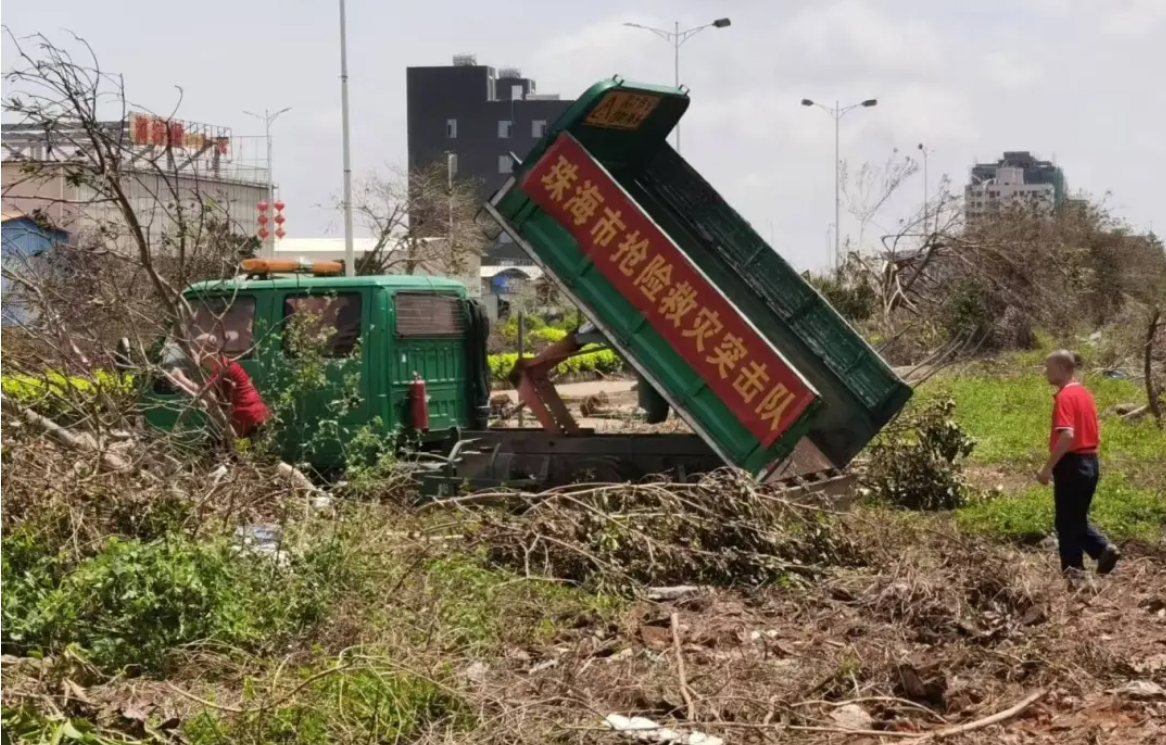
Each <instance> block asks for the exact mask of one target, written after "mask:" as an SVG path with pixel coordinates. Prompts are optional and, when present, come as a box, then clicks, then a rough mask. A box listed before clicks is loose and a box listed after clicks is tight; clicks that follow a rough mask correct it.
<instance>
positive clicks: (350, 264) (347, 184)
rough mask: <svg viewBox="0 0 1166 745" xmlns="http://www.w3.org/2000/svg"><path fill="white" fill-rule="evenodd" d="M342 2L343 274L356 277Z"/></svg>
mask: <svg viewBox="0 0 1166 745" xmlns="http://www.w3.org/2000/svg"><path fill="white" fill-rule="evenodd" d="M346 26H347V21H346V19H345V17H344V0H340V118H341V127H342V128H343V129H344V273H345V275H347V276H349V277H354V276H356V256H355V254H354V252H353V249H352V154H351V149H350V146H349V134H348V131H349V128H348V34H347V29H346Z"/></svg>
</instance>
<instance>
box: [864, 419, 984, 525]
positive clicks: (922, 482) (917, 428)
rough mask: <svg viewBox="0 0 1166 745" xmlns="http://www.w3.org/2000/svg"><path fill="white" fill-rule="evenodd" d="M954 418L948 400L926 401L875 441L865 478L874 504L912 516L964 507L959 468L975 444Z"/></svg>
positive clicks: (961, 467) (962, 480)
mask: <svg viewBox="0 0 1166 745" xmlns="http://www.w3.org/2000/svg"><path fill="white" fill-rule="evenodd" d="M954 413H955V401H953V400H951V399H947V400H939V401H929V402H926V403H924V404H923V405H922V406H921V407H916V408H915V409H914V410H913V411H911V412H910V413H908V414H906V415H904V419H903V421H901V422H900V423H899V424H898V425H897V426H896V427H895V428H894V429H893V430H891V431H890V432H887V433H885V434H883V435H882V437H880V438H879V440H878V442H877V443H876V444H875V445H874V447H873V448H872V449H871V460H870V468H869V470H868V472H867V479H868V482H869V484H870V486H871V488H872V490H873V493H874V497H875V498H876V499H878V500H880V501H883V502H886V503H888V504H891V505H894V506H896V507H905V508H907V509H912V510H951V509H955V508H957V507H960V506H963V505H964V504H965V503H966V501H967V497H968V487H967V485H966V483H965V482H964V477H963V464H964V461H965V460H966V459H967V457H968V456H969V455H971V453H972V450H973V449H975V446H976V441H975V440H974V439H972V438H971V437H969V436H968V435H967V434H966V433H965V432H964V431H963V429H961V428H960V426H959V424H957V423H956V421H955V418H954Z"/></svg>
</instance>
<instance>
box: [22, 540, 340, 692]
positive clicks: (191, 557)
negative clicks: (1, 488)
mask: <svg viewBox="0 0 1166 745" xmlns="http://www.w3.org/2000/svg"><path fill="white" fill-rule="evenodd" d="M342 558H343V557H342V554H341V552H340V551H339V546H338V544H336V543H335V542H331V541H327V542H321V543H318V544H315V545H313V547H311V548H309V549H308V550H306V551H304V552H303V553H302V554H300V555H298V556H292V557H291V558H290V559H289V561H288V563H287V566H279V565H277V564H276V563H275V562H274V561H272V560H270V559H268V558H266V557H261V556H255V555H253V554H250V553H242V552H240V551H239V550H238V549H237V548H235V547H234V546H232V545H231V544H229V543H228V542H227V541H225V540H221V541H214V542H197V541H193V540H191V539H187V538H184V537H181V536H177V535H171V536H169V537H167V538H166V539H163V540H157V541H153V542H149V543H146V542H142V541H139V540H124V539H120V538H116V537H112V538H109V539H108V540H107V541H106V542H105V544H104V545H103V546H102V547H101V548H100V550H99V551H98V552H97V553H95V554H93V555H91V556H86V557H84V558H80V559H77V558H75V557H70V556H68V555H66V554H65V553H64V552H56V551H51V550H49V549H47V548H45V547H44V546H43V544H38V543H36V542H35V541H34V539H32V538H31V536H30V534H28V533H27V532H22V531H14V532H13V534H12V535H9V536H6V537H5V538H4V540H3V564H2V567H3V585H4V593H3V632H2V633H3V645H4V649H5V652H6V653H8V652H11V653H15V654H29V653H32V652H38V653H41V654H55V653H59V652H60V651H61V650H63V649H64V648H66V647H67V646H69V645H76V646H77V647H79V648H80V649H82V650H84V653H85V655H86V656H87V657H88V658H89V659H90V660H91V661H92V662H93V663H94V664H95V665H97V666H99V667H102V668H105V669H108V670H111V671H113V670H119V669H122V668H126V667H130V668H137V669H142V670H161V669H164V667H165V665H166V662H167V657H168V655H169V654H170V652H171V651H173V650H174V649H175V648H176V647H180V646H182V645H185V644H190V643H194V642H202V641H211V642H220V643H224V644H229V645H233V646H235V647H237V648H241V649H248V650H258V649H261V648H263V647H265V646H266V645H267V644H269V643H273V642H275V641H277V640H278V639H281V638H286V637H288V636H290V635H291V634H294V633H298V632H303V631H304V630H305V629H308V628H310V627H312V626H313V625H315V624H316V623H318V622H320V621H321V620H322V619H323V618H324V617H325V616H326V614H327V611H328V608H329V606H330V604H331V603H332V602H333V601H334V599H335V597H336V595H337V593H338V592H339V591H340V587H341V586H343V585H344V584H345V582H348V583H351V582H353V581H354V579H355V578H354V576H352V575H351V574H350V573H349V572H348V571H347V569H346V568H345V567H344V566H343V562H342ZM336 583H340V584H336Z"/></svg>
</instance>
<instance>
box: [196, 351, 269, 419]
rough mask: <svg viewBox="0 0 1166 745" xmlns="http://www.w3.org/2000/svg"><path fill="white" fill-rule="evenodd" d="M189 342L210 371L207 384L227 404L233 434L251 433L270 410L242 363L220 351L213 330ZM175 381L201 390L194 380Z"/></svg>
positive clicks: (199, 360)
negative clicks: (187, 381)
mask: <svg viewBox="0 0 1166 745" xmlns="http://www.w3.org/2000/svg"><path fill="white" fill-rule="evenodd" d="M191 346H192V347H193V349H192V351H193V352H194V353H195V355H197V357H198V362H199V364H201V365H202V367H203V368H204V369H206V371H207V373H209V375H208V378H207V386H208V387H213V389H214V391H215V392H216V393H217V394H218V399H219V401H220V402H221V403H222V404H224V405H226V406H227V407H228V408H229V412H230V423H231V429H232V430H233V431H234V433H235V436H236V437H247V438H250V437H254V436H255V435H256V434H257V433H258V431H259V428H260V427H261V426H262V425H263V424H264V422H266V421H267V419H268V418H269V416H270V412H268V410H267V405H266V404H265V403H263V397H262V396H260V395H259V391H257V390H256V389H255V385H254V384H253V383H252V382H251V376H250V375H248V374H247V371H246V370H244V369H243V366H242V365H240V364H239V363H238V362H236V361H235V360H233V359H231V358H230V357H228V356H227V355H225V354H223V352H222V351H221V350H220V348H219V342H218V338H217V337H215V336H214V335H213V334H201V335H199V337H198V338H197V339H195V340H194V343H193V344H192V345H191ZM175 382H177V383H178V384H179V385H181V386H182V387H183V388H185V389H186V390H187V392H188V393H190V394H191V395H194V396H197V395H199V393H200V392H201V391H199V389H198V387H197V386H196V385H195V384H194V383H193V382H190V383H189V384H184V383H183V381H181V380H176V381H175Z"/></svg>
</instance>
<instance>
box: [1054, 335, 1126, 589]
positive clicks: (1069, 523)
mask: <svg viewBox="0 0 1166 745" xmlns="http://www.w3.org/2000/svg"><path fill="white" fill-rule="evenodd" d="M1080 367H1081V357H1080V356H1078V355H1077V354H1074V353H1073V352H1070V351H1068V350H1066V349H1061V350H1058V351H1056V352H1053V353H1052V354H1050V355H1049V356H1048V357H1047V358H1045V378H1046V379H1047V380H1048V381H1049V383H1050V384H1051V385H1054V386H1056V388H1057V392H1056V393H1054V394H1053V421H1052V428H1051V431H1050V433H1049V457H1048V460H1047V461H1046V462H1045V466H1044V468H1042V469H1041V470H1040V473H1038V474H1037V480H1038V481H1039V482H1040V483H1041V484H1046V485H1047V484H1048V483H1049V481H1050V480H1052V482H1053V503H1054V509H1055V518H1054V522H1055V525H1056V530H1057V546H1058V550H1059V552H1060V555H1061V570H1062V571H1063V572H1065V573H1067V574H1070V575H1072V574H1077V573H1080V572H1083V571H1084V569H1085V565H1084V557H1083V554H1089V556H1090V558H1092V559H1093V560H1095V561H1096V562H1097V573H1098V574H1109V573H1110V572H1112V571H1113V569H1114V567H1115V566H1116V565H1117V561H1118V559H1120V558H1121V553H1120V552H1119V551H1118V550H1117V547H1116V546H1114V545H1113V544H1112V543H1110V542H1109V541H1108V540H1107V539H1106V537H1105V536H1104V535H1102V533H1101V531H1099V530H1098V529H1097V528H1095V527H1093V526H1092V525H1090V524H1089V507H1090V505H1091V504H1092V503H1093V494H1094V492H1095V491H1096V490H1097V482H1098V479H1099V478H1100V476H1101V470H1100V461H1099V459H1098V454H1099V452H1100V449H1101V435H1100V431H1099V427H1098V424H1097V405H1096V404H1095V403H1094V402H1093V396H1092V394H1090V393H1089V391H1088V390H1086V389H1085V386H1083V385H1081V382H1080V381H1078V380H1077V377H1076V372H1077V370H1078V369H1080Z"/></svg>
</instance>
